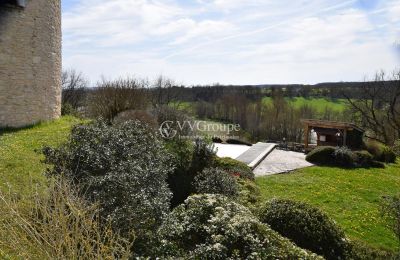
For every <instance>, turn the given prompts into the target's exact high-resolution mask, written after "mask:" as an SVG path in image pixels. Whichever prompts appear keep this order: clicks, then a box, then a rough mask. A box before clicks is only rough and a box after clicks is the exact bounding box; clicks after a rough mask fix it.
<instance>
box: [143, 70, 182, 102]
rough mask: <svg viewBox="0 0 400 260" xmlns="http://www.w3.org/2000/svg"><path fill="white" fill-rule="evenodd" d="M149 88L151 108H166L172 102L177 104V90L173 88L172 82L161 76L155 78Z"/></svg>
mask: <svg viewBox="0 0 400 260" xmlns="http://www.w3.org/2000/svg"><path fill="white" fill-rule="evenodd" d="M150 88H151V89H150V92H151V104H152V106H153V108H158V107H159V106H165V105H167V106H168V105H171V104H172V103H174V102H175V103H177V102H178V100H179V99H178V96H179V89H177V87H175V83H174V81H173V80H171V79H169V78H166V77H164V76H162V75H160V76H159V77H157V79H156V80H155V81H154V83H153V84H152V85H151V86H150ZM175 105H177V104H175Z"/></svg>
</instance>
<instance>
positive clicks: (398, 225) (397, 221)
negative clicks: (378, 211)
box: [383, 194, 400, 244]
mask: <svg viewBox="0 0 400 260" xmlns="http://www.w3.org/2000/svg"><path fill="white" fill-rule="evenodd" d="M383 213H384V215H385V216H386V217H387V218H388V220H389V222H390V223H391V228H392V230H393V232H394V233H395V234H396V237H397V239H398V240H399V244H400V194H399V195H397V196H390V197H387V198H385V201H384V203H383Z"/></svg>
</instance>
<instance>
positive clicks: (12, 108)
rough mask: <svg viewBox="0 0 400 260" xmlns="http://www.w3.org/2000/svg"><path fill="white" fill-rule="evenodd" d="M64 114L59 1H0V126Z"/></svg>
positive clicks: (24, 123)
mask: <svg viewBox="0 0 400 260" xmlns="http://www.w3.org/2000/svg"><path fill="white" fill-rule="evenodd" d="M60 113H61V0H0V128H2V127H22V126H26V125H31V124H34V123H37V122H39V121H45V120H51V119H55V118H57V117H59V116H60Z"/></svg>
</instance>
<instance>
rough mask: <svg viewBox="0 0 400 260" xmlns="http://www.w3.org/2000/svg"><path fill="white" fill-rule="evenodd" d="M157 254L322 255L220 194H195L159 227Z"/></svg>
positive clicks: (229, 256)
mask: <svg viewBox="0 0 400 260" xmlns="http://www.w3.org/2000/svg"><path fill="white" fill-rule="evenodd" d="M159 237H160V240H161V242H160V243H161V245H160V252H158V255H159V256H160V257H164V258H182V259H322V258H320V257H319V256H317V255H315V254H312V253H309V252H307V251H305V250H303V249H300V248H298V247H297V246H295V245H294V244H293V243H291V242H290V241H289V240H287V239H285V238H283V237H282V236H280V235H279V234H278V233H276V232H275V231H273V230H271V229H270V228H269V226H268V225H264V224H262V223H261V222H260V221H259V220H258V219H257V218H256V217H255V216H254V215H253V214H252V213H251V212H250V211H249V210H248V209H247V208H245V207H244V206H242V205H240V204H237V203H235V202H233V201H231V200H229V199H228V198H226V197H224V196H221V195H215V194H214V195H213V194H202V195H194V196H191V197H189V198H187V199H186V200H185V203H184V204H182V205H180V206H178V207H176V208H175V209H174V210H173V211H172V213H170V215H169V216H168V217H167V219H166V220H165V222H164V223H163V225H162V226H161V228H160V229H159Z"/></svg>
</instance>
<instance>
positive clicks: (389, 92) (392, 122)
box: [344, 71, 400, 145]
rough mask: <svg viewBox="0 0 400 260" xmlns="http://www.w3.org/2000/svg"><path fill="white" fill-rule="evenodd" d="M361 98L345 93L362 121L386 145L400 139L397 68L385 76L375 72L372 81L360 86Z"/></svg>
mask: <svg viewBox="0 0 400 260" xmlns="http://www.w3.org/2000/svg"><path fill="white" fill-rule="evenodd" d="M361 88H362V91H361V93H362V94H361V97H360V98H359V99H352V98H350V97H349V96H348V95H347V94H346V93H344V96H345V97H346V98H347V101H348V102H349V104H350V105H351V108H352V110H353V111H354V112H355V113H357V114H358V115H359V116H360V118H361V123H362V125H363V126H365V127H366V128H368V129H370V130H371V131H372V132H373V133H374V134H375V135H376V136H375V137H376V138H379V139H381V140H382V141H383V142H385V143H386V144H388V145H392V144H393V143H394V141H395V140H397V139H399V138H400V71H397V72H394V73H393V74H392V75H390V76H387V75H386V74H385V72H383V71H381V72H378V73H376V75H375V78H374V80H373V81H365V82H364V84H363V85H362V87H361Z"/></svg>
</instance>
